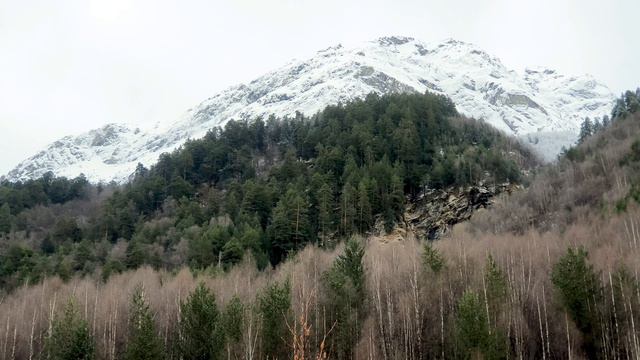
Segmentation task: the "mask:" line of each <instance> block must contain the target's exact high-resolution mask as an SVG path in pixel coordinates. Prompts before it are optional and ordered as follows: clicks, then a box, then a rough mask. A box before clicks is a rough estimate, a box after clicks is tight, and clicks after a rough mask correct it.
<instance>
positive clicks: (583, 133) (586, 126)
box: [578, 117, 593, 144]
mask: <svg viewBox="0 0 640 360" xmlns="http://www.w3.org/2000/svg"><path fill="white" fill-rule="evenodd" d="M592 134H593V124H592V123H591V119H589V117H587V118H585V119H584V121H583V122H582V124H581V125H580V134H579V135H578V144H581V143H582V142H583V141H584V140H585V139H586V138H588V137H589V136H591V135H592Z"/></svg>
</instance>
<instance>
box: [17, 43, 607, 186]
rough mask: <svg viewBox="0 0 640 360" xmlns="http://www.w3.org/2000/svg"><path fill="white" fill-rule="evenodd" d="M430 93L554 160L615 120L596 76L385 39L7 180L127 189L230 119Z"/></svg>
mask: <svg viewBox="0 0 640 360" xmlns="http://www.w3.org/2000/svg"><path fill="white" fill-rule="evenodd" d="M424 91H430V92H434V93H438V94H444V95H447V96H449V97H450V98H451V99H452V100H453V101H454V103H455V104H456V107H457V109H458V111H459V112H461V113H462V114H464V115H467V116H471V117H475V118H478V119H483V120H485V121H486V122H488V123H489V124H491V125H493V126H495V127H497V128H498V129H500V130H503V131H505V132H506V133H507V134H511V135H515V136H518V137H521V138H523V139H525V140H526V141H528V142H530V143H531V144H532V145H533V146H534V147H535V148H536V149H537V150H538V151H539V152H540V153H541V154H542V155H543V156H544V157H545V158H546V159H552V158H553V157H554V156H555V155H556V154H557V153H558V152H559V151H560V149H561V147H562V146H563V145H569V144H571V143H573V142H574V141H575V139H576V137H577V133H578V129H579V124H580V122H581V121H582V120H583V119H584V117H586V116H589V117H592V118H593V117H598V116H602V115H604V114H607V113H608V112H609V110H610V107H611V105H612V102H613V98H614V97H613V94H612V93H611V92H610V91H609V90H608V89H607V87H606V86H604V85H602V84H600V83H599V82H597V81H596V80H594V79H593V78H591V77H589V76H584V77H567V76H564V75H560V74H557V73H556V72H554V71H552V70H526V71H525V73H524V74H518V73H516V72H515V71H512V70H509V69H507V68H506V67H505V66H504V65H503V64H502V63H501V62H500V60H498V59H497V58H495V57H492V56H491V55H489V54H487V53H485V52H484V51H482V50H480V49H478V48H477V47H475V46H474V45H471V44H468V43H463V42H459V41H455V40H447V41H445V42H442V43H440V44H427V43H424V42H420V41H417V40H414V39H412V38H406V37H385V38H380V39H377V40H374V41H371V42H367V43H364V44H362V45H359V46H355V47H350V48H345V47H342V46H340V45H338V46H336V47H331V48H328V49H325V50H322V51H319V52H318V53H317V54H316V55H315V56H314V57H312V58H310V59H307V60H304V61H294V62H291V63H289V64H288V65H286V66H284V67H282V68H280V69H278V70H275V71H273V72H271V73H268V74H266V75H264V76H262V77H260V78H258V79H256V80H254V81H252V82H250V83H249V84H242V85H238V86H234V87H231V88H229V89H227V90H225V91H223V92H221V93H219V94H217V95H215V96H213V97H211V98H209V99H207V100H205V101H203V102H202V103H201V104H199V105H198V106H196V107H195V108H193V109H190V110H189V111H188V112H187V113H186V114H185V115H184V117H183V118H182V119H180V120H178V121H176V122H174V123H168V124H162V125H158V126H156V127H155V128H151V129H132V128H130V127H127V126H123V125H114V124H112V125H107V126H105V127H103V128H101V129H98V130H93V131H90V132H87V133H85V134H81V135H79V136H76V137H65V138H63V139H61V140H59V141H57V142H55V143H53V144H51V145H50V146H49V147H48V148H47V149H46V150H44V151H42V152H40V153H38V154H36V155H35V156H33V157H31V158H29V159H27V160H25V161H24V162H22V163H21V164H19V165H18V166H17V167H16V168H15V169H14V170H12V171H11V172H9V173H8V174H7V178H8V179H9V180H13V181H16V180H23V179H28V178H34V177H38V176H41V175H42V174H43V173H45V172H47V171H53V172H54V173H55V174H56V175H60V176H76V175H78V174H79V173H81V172H82V173H84V174H85V175H86V176H87V178H88V179H89V180H91V181H100V180H104V181H109V180H116V181H124V180H126V179H127V178H128V177H129V175H130V174H131V173H132V172H133V171H134V169H135V167H136V165H137V164H138V163H139V162H140V163H143V164H144V165H147V166H148V165H151V164H153V163H154V162H155V161H156V160H157V158H158V155H159V154H161V153H163V152H167V151H171V150H173V149H175V148H177V147H179V146H180V145H181V144H183V143H184V142H185V141H186V140H187V139H189V138H199V137H202V136H204V134H205V133H206V132H207V131H208V130H209V129H211V128H213V127H215V126H221V125H224V124H225V123H226V122H227V121H229V120H230V119H236V120H240V119H253V118H256V117H258V116H263V117H266V116H268V115H270V114H276V115H278V116H284V115H294V114H295V113H296V112H297V111H299V112H302V113H305V114H313V113H316V112H317V111H319V110H320V109H322V108H324V107H325V106H326V105H330V104H337V103H339V102H346V101H348V100H351V99H354V98H359V97H364V96H365V95H366V94H368V93H371V92H376V93H380V94H385V93H392V92H424Z"/></svg>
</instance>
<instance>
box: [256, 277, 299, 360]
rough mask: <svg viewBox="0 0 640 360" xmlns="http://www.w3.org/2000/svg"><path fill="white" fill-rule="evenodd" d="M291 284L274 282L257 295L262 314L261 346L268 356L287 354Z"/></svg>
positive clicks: (285, 355)
mask: <svg viewBox="0 0 640 360" xmlns="http://www.w3.org/2000/svg"><path fill="white" fill-rule="evenodd" d="M290 308H291V285H290V284H289V281H288V280H287V281H285V282H284V283H283V284H278V283H274V284H271V285H269V286H267V288H266V289H265V290H264V292H263V293H262V294H261V295H260V296H259V297H258V309H259V311H260V314H261V315H262V328H261V331H262V346H263V348H264V352H265V354H266V356H268V357H269V358H272V359H275V358H286V357H287V355H288V350H289V348H288V344H287V342H286V339H287V338H288V331H289V330H288V328H287V325H286V324H287V320H288V319H290V317H291V314H290Z"/></svg>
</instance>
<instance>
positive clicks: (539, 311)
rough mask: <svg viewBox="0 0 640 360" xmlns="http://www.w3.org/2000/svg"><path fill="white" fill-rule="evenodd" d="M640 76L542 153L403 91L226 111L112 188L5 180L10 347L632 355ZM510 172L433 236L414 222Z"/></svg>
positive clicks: (35, 351)
mask: <svg viewBox="0 0 640 360" xmlns="http://www.w3.org/2000/svg"><path fill="white" fill-rule="evenodd" d="M638 95H640V94H639V93H638V92H627V93H626V94H624V95H623V96H622V98H621V99H620V100H619V101H618V102H617V103H616V105H615V107H614V110H613V112H612V115H611V118H607V122H606V125H602V124H601V123H600V122H598V123H599V124H600V125H599V126H598V128H597V130H595V129H594V127H593V124H591V123H590V122H587V121H586V120H585V125H584V126H583V129H584V131H583V134H581V136H580V141H579V144H578V145H576V146H575V147H572V148H570V149H567V150H566V151H565V152H564V154H562V155H561V156H560V158H559V159H558V161H557V162H555V163H553V164H548V165H544V166H543V165H540V163H539V162H538V160H537V159H536V158H535V156H534V155H533V154H532V153H531V152H530V151H529V150H528V148H526V147H525V146H523V145H521V144H519V143H518V142H517V141H516V140H513V139H511V138H509V137H507V136H506V135H503V134H502V133H500V132H498V131H497V130H495V129H493V128H492V127H490V126H489V125H486V124H485V123H483V122H482V121H476V120H473V119H467V118H464V117H462V116H460V115H458V114H457V112H456V109H455V106H454V105H453V104H452V103H451V101H450V100H449V99H447V98H445V97H442V96H437V95H431V94H424V95H417V94H399V95H386V96H377V95H370V96H368V97H367V98H366V99H363V100H357V101H353V102H350V103H347V104H342V105H337V106H330V107H327V108H326V109H324V110H323V111H321V112H320V113H318V114H316V115H314V116H311V117H308V118H307V117H305V116H303V115H298V116H295V117H293V118H286V117H285V118H276V117H271V118H269V119H253V120H251V121H231V122H229V123H228V124H227V125H226V126H225V127H224V128H223V129H212V130H211V131H210V132H209V133H208V134H207V135H206V136H205V137H204V138H203V139H199V140H192V141H189V142H187V143H186V144H185V145H184V146H183V147H181V148H180V149H177V150H176V151H174V152H173V153H170V154H164V155H162V156H161V158H160V159H159V161H158V163H157V164H156V165H154V166H152V167H151V168H149V169H147V168H145V167H143V166H141V165H140V166H139V167H138V169H137V170H136V172H135V174H133V175H132V177H131V179H130V181H129V182H128V183H126V184H124V185H118V184H89V183H88V182H87V181H86V179H84V177H82V176H81V177H78V178H76V179H65V178H58V177H55V176H52V175H47V176H45V177H43V178H41V179H37V180H31V181H27V182H23V183H7V182H5V183H2V184H1V185H0V234H2V235H0V236H1V240H0V358H6V359H34V358H42V359H163V358H164V359H223V358H225V359H287V358H293V359H432V358H460V359H470V358H474V359H480V358H481V359H511V358H526V359H552V358H553V359H555V358H571V359H574V358H575V359H578V358H588V359H620V358H625V359H626V358H637V357H640V345H639V340H638V330H637V329H636V326H638V325H636V324H640V323H638V321H640V283H639V279H638V275H637V270H638V260H637V259H639V258H640V257H638V251H639V250H638V249H639V248H638V241H639V240H638V238H639V237H640V235H639V233H638V226H639V225H640V223H639V222H638V215H639V214H640V208H639V205H638V202H640V196H639V195H638V194H640V191H639V190H638V189H639V188H640V183H638V179H640V177H639V176H638V175H640V145H639V144H640V138H639V137H638V134H640V113H639V112H638V109H639V106H638V104H639V102H638V97H639V96H638ZM505 183H508V184H513V185H518V186H519V187H518V189H519V190H514V191H513V192H512V193H510V194H507V193H504V194H501V195H500V196H498V197H497V198H496V199H494V201H493V204H492V206H490V208H488V209H481V210H478V211H477V212H476V213H475V214H474V215H473V217H472V218H471V220H469V221H468V222H464V223H460V224H455V225H454V224H452V225H454V227H453V230H452V231H451V232H450V233H448V234H447V235H446V236H444V237H443V238H441V239H438V240H435V241H430V240H426V239H425V238H424V237H423V236H422V235H421V234H418V233H413V232H411V231H410V230H409V229H408V227H407V226H406V223H407V222H406V214H405V208H406V206H407V205H408V204H411V203H413V202H415V201H416V200H417V199H420V198H421V197H422V196H423V195H424V194H425V192H426V191H427V190H431V189H436V190H439V191H445V192H446V191H449V190H451V189H458V188H465V187H469V186H476V185H479V184H482V185H483V186H491V185H497V184H505ZM399 232H400V233H402V234H403V236H402V239H401V240H398V237H397V236H395V235H394V236H391V235H392V234H396V235H397V234H398V233H399Z"/></svg>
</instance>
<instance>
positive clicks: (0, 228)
mask: <svg viewBox="0 0 640 360" xmlns="http://www.w3.org/2000/svg"><path fill="white" fill-rule="evenodd" d="M12 224H13V218H12V216H11V208H10V207H9V203H4V204H2V206H0V235H2V234H6V233H8V232H9V231H11V225H12Z"/></svg>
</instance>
